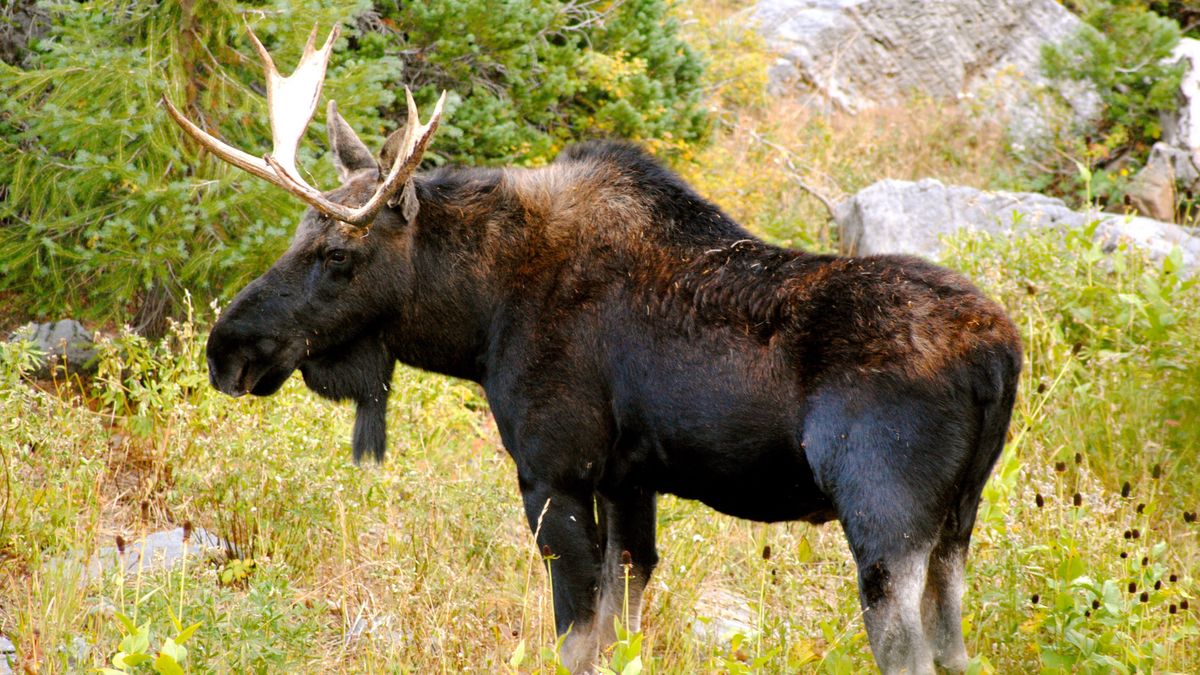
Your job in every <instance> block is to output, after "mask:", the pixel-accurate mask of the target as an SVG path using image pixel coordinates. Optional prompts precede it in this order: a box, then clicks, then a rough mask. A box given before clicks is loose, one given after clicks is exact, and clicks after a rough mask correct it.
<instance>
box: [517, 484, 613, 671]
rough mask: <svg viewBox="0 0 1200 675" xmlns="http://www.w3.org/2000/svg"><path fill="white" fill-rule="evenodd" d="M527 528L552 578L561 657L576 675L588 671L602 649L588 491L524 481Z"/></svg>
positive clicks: (597, 568)
mask: <svg viewBox="0 0 1200 675" xmlns="http://www.w3.org/2000/svg"><path fill="white" fill-rule="evenodd" d="M521 483H522V484H521V496H522V498H523V500H524V502H525V514H526V516H527V517H528V518H529V527H530V528H531V529H532V530H533V531H534V532H535V533H536V535H537V545H538V548H539V549H540V550H541V552H542V554H543V555H544V556H545V557H546V567H547V571H548V573H549V574H550V577H551V579H552V580H553V591H554V626H555V629H556V631H557V633H558V635H559V636H562V635H564V634H565V635H566V636H567V637H566V640H565V641H564V642H563V646H562V653H561V655H560V657H561V659H562V663H563V665H565V666H566V667H567V668H568V669H570V671H571V672H572V673H589V672H592V670H593V668H594V667H595V663H596V657H597V654H598V650H599V646H600V637H599V632H598V631H597V626H596V601H597V595H598V593H599V587H600V562H601V551H600V542H599V538H598V536H597V533H596V520H595V515H594V512H593V497H592V492H591V490H590V489H575V490H570V489H562V488H558V487H555V486H553V485H551V484H550V483H549V482H547V481H539V480H532V481H526V480H522V481H521Z"/></svg>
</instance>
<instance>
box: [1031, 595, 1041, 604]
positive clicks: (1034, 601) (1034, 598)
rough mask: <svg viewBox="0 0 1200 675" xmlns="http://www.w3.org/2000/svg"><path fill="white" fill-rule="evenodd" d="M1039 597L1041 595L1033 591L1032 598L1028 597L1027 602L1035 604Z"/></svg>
mask: <svg viewBox="0 0 1200 675" xmlns="http://www.w3.org/2000/svg"><path fill="white" fill-rule="evenodd" d="M1041 599H1042V596H1040V595H1038V594H1037V593H1034V594H1033V597H1032V598H1029V602H1031V603H1033V604H1035V605H1036V604H1038V601H1039V600H1041Z"/></svg>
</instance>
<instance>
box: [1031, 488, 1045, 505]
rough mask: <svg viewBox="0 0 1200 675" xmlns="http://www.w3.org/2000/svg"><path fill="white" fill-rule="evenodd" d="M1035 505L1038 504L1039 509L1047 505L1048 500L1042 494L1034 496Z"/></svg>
mask: <svg viewBox="0 0 1200 675" xmlns="http://www.w3.org/2000/svg"><path fill="white" fill-rule="evenodd" d="M1033 503H1034V504H1037V507H1038V508H1039V509H1040V508H1042V507H1043V506H1045V505H1046V500H1045V499H1044V498H1043V497H1042V493H1040V492H1039V493H1037V495H1035V496H1034V498H1033Z"/></svg>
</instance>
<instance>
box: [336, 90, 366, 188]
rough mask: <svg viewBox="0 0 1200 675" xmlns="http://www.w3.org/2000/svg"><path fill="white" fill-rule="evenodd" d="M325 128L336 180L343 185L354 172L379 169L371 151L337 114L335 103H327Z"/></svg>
mask: <svg viewBox="0 0 1200 675" xmlns="http://www.w3.org/2000/svg"><path fill="white" fill-rule="evenodd" d="M325 126H326V128H327V129H328V130H329V149H330V150H331V151H332V152H330V155H331V156H332V157H333V165H334V166H335V167H337V172H338V178H339V179H341V181H342V182H343V183H344V182H346V180H347V179H349V178H350V176H351V175H353V174H354V173H355V172H356V171H362V170H363V169H376V170H378V169H379V165H378V164H376V163H375V158H374V157H372V156H371V151H370V150H368V149H367V146H366V145H364V144H363V142H362V141H361V140H359V138H358V134H355V133H354V130H353V129H351V128H350V125H349V124H346V120H344V119H342V116H341V115H339V114H338V111H337V103H334V102H333V101H330V102H329V108H328V110H327V111H326V114H325Z"/></svg>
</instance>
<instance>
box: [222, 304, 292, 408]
mask: <svg viewBox="0 0 1200 675" xmlns="http://www.w3.org/2000/svg"><path fill="white" fill-rule="evenodd" d="M286 351H287V350H286V349H285V348H284V345H283V344H282V343H281V341H280V340H277V339H275V338H273V337H266V336H259V335H252V334H248V333H246V332H245V331H241V330H238V329H237V327H236V326H231V325H230V324H228V323H222V322H221V321H218V322H217V325H216V326H214V327H213V331H212V333H210V334H209V336H208V344H207V346H206V348H205V352H206V357H207V361H208V381H209V383H210V384H211V385H212V386H213V388H214V389H216V390H217V391H220V392H222V393H224V394H228V395H230V396H234V397H238V396H242V395H244V394H256V395H259V396H266V395H269V394H272V393H274V392H275V391H276V390H277V389H279V387H280V386H282V384H283V382H284V381H286V380H287V378H288V376H289V375H291V374H292V371H293V370H295V364H293V363H290V359H288V358H287V357H286V354H285V352H286Z"/></svg>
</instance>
